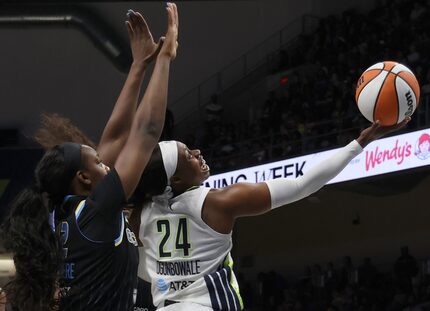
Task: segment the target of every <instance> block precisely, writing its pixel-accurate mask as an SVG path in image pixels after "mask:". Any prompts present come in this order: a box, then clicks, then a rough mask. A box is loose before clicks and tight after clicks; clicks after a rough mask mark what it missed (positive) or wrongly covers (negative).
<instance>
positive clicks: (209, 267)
mask: <svg viewBox="0 0 430 311" xmlns="http://www.w3.org/2000/svg"><path fill="white" fill-rule="evenodd" d="M209 190H210V188H205V187H200V188H196V189H194V190H190V191H186V192H184V193H182V194H181V195H179V196H177V197H174V198H172V199H170V200H169V201H168V203H169V204H167V202H166V201H164V203H163V202H162V201H159V202H157V201H155V202H151V203H149V204H147V205H146V206H145V207H144V209H143V211H142V215H141V226H140V232H139V237H140V239H141V241H142V242H143V245H144V246H143V252H141V253H143V254H142V255H143V256H142V258H141V259H140V264H141V265H143V266H141V267H140V269H139V271H140V275H139V276H140V277H142V278H143V279H145V280H146V281H148V282H151V287H152V297H153V301H154V305H155V306H160V305H162V304H163V301H164V300H173V301H178V302H194V303H198V304H201V305H204V306H208V307H211V308H213V309H214V310H242V309H243V303H242V299H241V297H240V294H239V287H238V285H237V282H236V277H235V275H234V273H233V270H232V268H233V261H232V259H231V256H230V250H231V247H232V240H231V234H221V233H218V232H216V231H215V230H213V229H212V228H210V227H209V226H208V225H207V224H206V223H205V222H204V221H203V220H202V217H201V213H202V206H203V202H204V201H205V198H206V195H207V194H208V192H209Z"/></svg>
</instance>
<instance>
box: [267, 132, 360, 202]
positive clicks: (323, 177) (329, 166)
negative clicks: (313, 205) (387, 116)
mask: <svg viewBox="0 0 430 311" xmlns="http://www.w3.org/2000/svg"><path fill="white" fill-rule="evenodd" d="M361 151H363V148H362V147H361V146H360V144H359V143H358V142H357V141H356V140H354V141H352V142H351V143H349V144H348V145H347V146H345V147H343V148H342V149H340V150H339V151H338V152H337V153H336V154H335V155H333V156H332V157H330V158H328V159H326V160H324V161H322V162H321V163H319V164H318V165H316V166H315V167H313V168H312V169H311V170H310V171H309V172H307V173H306V174H305V175H303V176H300V177H298V178H296V179H294V180H289V179H286V178H279V179H272V180H268V181H266V183H267V186H268V187H269V191H270V197H271V201H272V209H274V208H277V207H280V206H283V205H285V204H289V203H292V202H295V201H298V200H301V199H303V198H305V197H307V196H309V195H310V194H312V193H314V192H316V191H318V190H319V189H321V188H322V187H323V186H324V185H325V184H326V183H327V182H329V181H330V180H332V179H333V178H334V177H336V176H337V175H338V174H339V173H340V172H341V171H342V170H343V169H344V168H345V166H347V165H348V163H349V162H350V161H351V160H352V159H353V158H354V157H356V156H357V155H358V154H360V153H361Z"/></svg>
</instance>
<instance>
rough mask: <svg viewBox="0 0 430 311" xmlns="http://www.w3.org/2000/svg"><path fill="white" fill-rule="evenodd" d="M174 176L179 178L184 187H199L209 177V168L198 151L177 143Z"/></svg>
mask: <svg viewBox="0 0 430 311" xmlns="http://www.w3.org/2000/svg"><path fill="white" fill-rule="evenodd" d="M174 176H177V177H179V178H180V179H181V182H182V183H183V184H184V186H186V187H192V186H200V184H201V183H202V182H203V181H205V180H206V179H207V178H208V177H209V176H210V168H209V166H208V165H207V164H206V161H205V160H204V159H203V156H202V154H201V153H200V150H198V149H194V150H190V149H188V147H187V146H186V145H185V144H183V143H180V142H178V167H177V169H176V172H175V175H174Z"/></svg>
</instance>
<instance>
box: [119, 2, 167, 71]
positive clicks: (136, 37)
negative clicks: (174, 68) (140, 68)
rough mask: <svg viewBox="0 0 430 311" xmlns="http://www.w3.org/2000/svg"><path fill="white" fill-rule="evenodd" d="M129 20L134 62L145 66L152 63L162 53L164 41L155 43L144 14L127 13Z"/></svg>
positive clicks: (128, 27) (128, 25)
mask: <svg viewBox="0 0 430 311" xmlns="http://www.w3.org/2000/svg"><path fill="white" fill-rule="evenodd" d="M127 17H128V20H127V21H126V22H125V23H126V26H127V31H128V35H129V37H130V47H131V52H132V54H133V61H135V62H142V63H144V64H146V65H147V64H149V63H151V62H152V61H153V60H154V59H155V57H156V56H157V55H158V53H159V52H160V49H161V46H162V44H163V40H162V39H161V38H160V40H159V42H158V43H155V42H154V39H153V38H152V34H151V31H150V30H149V27H148V24H147V23H146V21H145V19H144V18H143V16H142V14H140V13H139V12H135V11H133V10H128V12H127Z"/></svg>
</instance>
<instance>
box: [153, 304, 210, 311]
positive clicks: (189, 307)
mask: <svg viewBox="0 0 430 311" xmlns="http://www.w3.org/2000/svg"><path fill="white" fill-rule="evenodd" d="M157 311H213V309H212V308H209V307H206V306H202V305H199V304H197V303H192V302H178V303H174V304H172V305H169V306H167V307H162V308H160V309H157Z"/></svg>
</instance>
